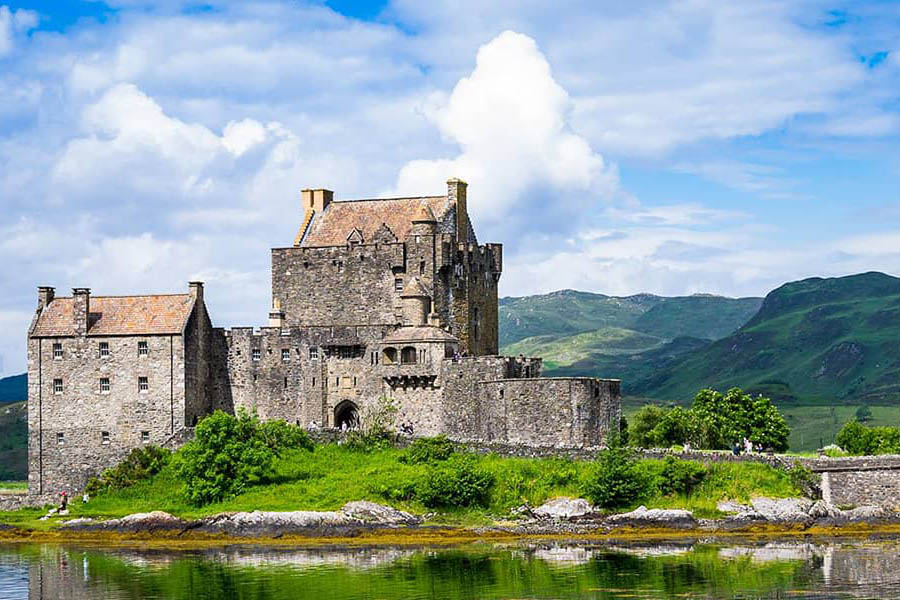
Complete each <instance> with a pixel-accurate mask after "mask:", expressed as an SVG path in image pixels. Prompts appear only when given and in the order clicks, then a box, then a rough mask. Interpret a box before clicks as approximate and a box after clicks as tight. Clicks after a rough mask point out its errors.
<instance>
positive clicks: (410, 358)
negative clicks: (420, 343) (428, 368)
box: [400, 346, 416, 365]
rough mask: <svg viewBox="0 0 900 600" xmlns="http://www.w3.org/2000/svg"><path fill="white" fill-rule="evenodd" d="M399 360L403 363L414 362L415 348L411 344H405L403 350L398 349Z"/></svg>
mask: <svg viewBox="0 0 900 600" xmlns="http://www.w3.org/2000/svg"><path fill="white" fill-rule="evenodd" d="M400 362H401V363H403V364H404V365H414V364H416V349H415V348H413V347H412V346H407V347H406V348H404V349H403V350H401V351H400Z"/></svg>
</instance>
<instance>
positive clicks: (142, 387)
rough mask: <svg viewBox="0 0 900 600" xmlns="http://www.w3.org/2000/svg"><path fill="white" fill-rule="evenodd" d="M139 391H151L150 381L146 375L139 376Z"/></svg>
mask: <svg viewBox="0 0 900 600" xmlns="http://www.w3.org/2000/svg"><path fill="white" fill-rule="evenodd" d="M138 391H139V392H149V391H150V382H149V381H148V380H147V378H146V377H138Z"/></svg>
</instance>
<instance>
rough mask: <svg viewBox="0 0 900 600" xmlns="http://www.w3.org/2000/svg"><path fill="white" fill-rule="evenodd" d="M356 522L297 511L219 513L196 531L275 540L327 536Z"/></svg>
mask: <svg viewBox="0 0 900 600" xmlns="http://www.w3.org/2000/svg"><path fill="white" fill-rule="evenodd" d="M359 524H360V522H359V521H357V520H355V519H352V518H350V517H349V516H347V515H346V514H344V513H342V512H335V511H323V512H316V511H310V510H298V511H291V512H268V511H260V510H255V511H253V512H238V513H230V514H229V513H223V514H219V515H214V516H212V517H206V518H204V519H201V520H200V522H199V523H198V524H197V525H196V527H195V528H196V529H197V530H198V531H202V532H206V533H224V534H227V535H234V536H241V537H277V536H281V535H285V534H291V533H298V534H312V535H327V534H328V533H329V532H334V531H337V530H339V529H341V528H344V529H346V528H349V527H350V526H353V525H359Z"/></svg>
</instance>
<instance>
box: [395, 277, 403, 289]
mask: <svg viewBox="0 0 900 600" xmlns="http://www.w3.org/2000/svg"><path fill="white" fill-rule="evenodd" d="M394 289H395V290H396V291H398V292H402V291H403V280H402V279H400V278H399V277H398V278H397V279H395V280H394Z"/></svg>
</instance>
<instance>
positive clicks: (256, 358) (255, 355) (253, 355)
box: [250, 348, 259, 362]
mask: <svg viewBox="0 0 900 600" xmlns="http://www.w3.org/2000/svg"><path fill="white" fill-rule="evenodd" d="M250 356H251V358H253V361H254V362H259V348H254V349H253V350H251V351H250Z"/></svg>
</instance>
